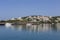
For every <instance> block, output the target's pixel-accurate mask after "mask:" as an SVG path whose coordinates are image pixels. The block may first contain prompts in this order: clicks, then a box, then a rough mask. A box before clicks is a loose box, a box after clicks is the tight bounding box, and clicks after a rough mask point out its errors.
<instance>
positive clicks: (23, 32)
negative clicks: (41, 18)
mask: <svg viewBox="0 0 60 40" xmlns="http://www.w3.org/2000/svg"><path fill="white" fill-rule="evenodd" d="M0 40H60V23H58V24H40V25H31V26H26V25H14V26H0Z"/></svg>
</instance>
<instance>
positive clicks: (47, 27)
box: [9, 23, 60, 32]
mask: <svg viewBox="0 0 60 40" xmlns="http://www.w3.org/2000/svg"><path fill="white" fill-rule="evenodd" d="M9 28H11V29H14V30H19V31H30V32H32V31H33V32H49V31H55V32H57V31H60V23H57V24H40V25H31V26H26V25H12V26H11V27H9Z"/></svg>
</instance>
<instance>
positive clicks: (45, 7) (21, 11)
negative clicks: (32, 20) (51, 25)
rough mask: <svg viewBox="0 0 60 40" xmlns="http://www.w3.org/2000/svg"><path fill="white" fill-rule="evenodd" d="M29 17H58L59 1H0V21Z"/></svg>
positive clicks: (59, 14) (59, 11) (59, 10)
mask: <svg viewBox="0 0 60 40" xmlns="http://www.w3.org/2000/svg"><path fill="white" fill-rule="evenodd" d="M29 15H43V16H60V0H0V19H9V18H16V17H23V16H29Z"/></svg>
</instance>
